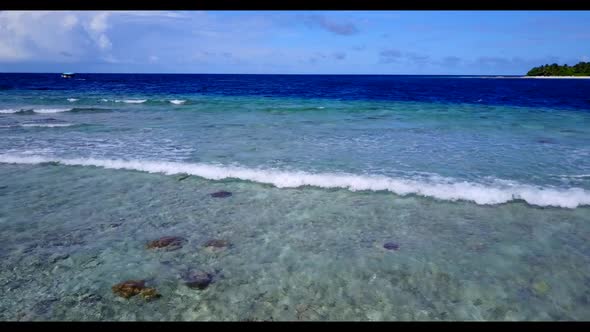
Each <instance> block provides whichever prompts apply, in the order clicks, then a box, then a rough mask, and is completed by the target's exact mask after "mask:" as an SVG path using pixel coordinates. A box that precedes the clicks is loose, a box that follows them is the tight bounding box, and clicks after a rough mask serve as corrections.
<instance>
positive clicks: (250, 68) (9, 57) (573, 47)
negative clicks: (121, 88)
mask: <svg viewBox="0 0 590 332" xmlns="http://www.w3.org/2000/svg"><path fill="white" fill-rule="evenodd" d="M588 31H590V11H576V12H572V11H570V12H555V11H550V12H549V11H548V12H543V11H531V12H522V11H513V12H511V11H506V12H498V11H494V12H485V11H482V12H472V11H459V12H449V11H440V12H431V11H401V12H389V11H376V12H363V11H332V12H330V11H321V12H319V11H311V12H305V11H261V12H255V11H223V12H217V11H207V12H204V11H108V12H107V11H52V12H45V11H26V12H21V11H2V12H0V71H2V72H61V71H74V72H110V73H117V72H136V73H142V72H151V73H157V72H166V73H253V74H275V73H276V74H278V73H285V74H298V73H300V74H433V75H436V74H459V75H461V74H474V75H485V74H492V75H494V74H505V75H510V74H515V75H519V74H524V73H526V71H528V70H529V69H530V68H531V67H534V66H538V65H542V64H545V63H554V62H555V63H559V64H563V63H567V64H570V65H573V64H575V63H577V62H579V61H590V33H589V32H588Z"/></svg>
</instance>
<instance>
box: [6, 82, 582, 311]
mask: <svg viewBox="0 0 590 332" xmlns="http://www.w3.org/2000/svg"><path fill="white" fill-rule="evenodd" d="M0 141H1V142H2V144H0V227H1V228H0V229H1V231H0V243H2V244H3V245H2V247H1V248H0V258H1V259H2V260H1V263H0V264H2V266H0V292H1V293H2V294H5V296H3V300H0V309H1V310H0V318H3V319H5V320H20V319H27V320H29V319H42V320H47V319H49V320H52V319H57V320H63V319H66V320H69V319H74V320H96V319H107V320H210V319H214V320H219V319H222V320H271V319H272V320H556V319H569V320H587V319H589V318H590V282H589V281H590V269H588V268H587V266H588V263H590V80H588V79H542V78H536V79H535V78H522V77H515V76H514V77H510V76H501V77H495V76H487V77H482V76H387V75H383V76H380V75H192V74H186V75H172V74H77V75H76V76H75V77H74V78H71V79H63V78H61V77H60V75H59V74H16V73H14V74H0ZM220 190H223V191H228V192H231V193H232V195H231V196H229V195H226V196H225V197H215V196H211V194H212V193H213V192H216V191H220ZM162 236H181V237H183V238H184V240H185V242H184V245H183V246H182V248H180V249H178V250H174V251H166V250H163V251H150V250H147V249H146V247H145V243H146V242H147V241H150V240H153V239H157V238H159V237H162ZM211 239H224V240H226V241H228V242H229V243H231V246H228V248H226V249H224V250H215V251H211V250H209V249H208V247H207V246H206V245H204V244H205V243H207V241H209V240H211ZM391 242H393V243H395V245H389V246H384V244H385V243H391ZM386 247H388V248H389V249H388V248H386ZM391 248H395V249H391ZM195 269H197V270H203V271H204V270H206V271H210V273H211V275H215V282H213V283H212V284H211V285H210V286H209V287H208V288H206V289H204V290H194V289H192V288H190V287H187V286H186V284H185V283H183V280H184V279H183V278H185V277H186V275H187V273H189V272H190V271H194V270H195ZM212 271H214V272H212ZM189 274H190V273H189ZM126 279H144V280H147V282H148V284H150V285H151V286H153V287H155V288H157V289H158V291H159V292H160V293H161V294H162V297H161V298H160V299H158V300H154V301H150V302H146V301H145V300H142V299H140V298H139V297H137V298H132V299H131V300H127V299H122V298H118V297H117V296H115V295H113V292H112V291H111V286H112V285H114V284H116V283H117V282H120V281H123V280H126ZM185 279H186V278H185ZM151 286H150V287H151Z"/></svg>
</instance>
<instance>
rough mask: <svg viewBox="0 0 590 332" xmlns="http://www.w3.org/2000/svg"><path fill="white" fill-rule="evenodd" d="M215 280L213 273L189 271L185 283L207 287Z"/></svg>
mask: <svg viewBox="0 0 590 332" xmlns="http://www.w3.org/2000/svg"><path fill="white" fill-rule="evenodd" d="M212 281H213V274H212V273H209V272H204V271H192V272H189V274H188V276H187V277H186V280H185V285H187V286H188V287H190V288H197V289H205V288H207V286H209V284H210V283H211V282H212Z"/></svg>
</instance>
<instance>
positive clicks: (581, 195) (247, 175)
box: [0, 155, 590, 208]
mask: <svg viewBox="0 0 590 332" xmlns="http://www.w3.org/2000/svg"><path fill="white" fill-rule="evenodd" d="M47 162H57V163H60V164H63V165H70V166H95V167H102V168H108V169H126V170H136V171H143V172H149V173H162V174H167V175H172V174H181V173H184V174H190V175H196V176H199V177H202V178H205V179H210V180H222V179H228V178H235V179H240V180H247V181H253V182H258V183H265V184H271V185H274V186H275V187H278V188H297V187H302V186H314V187H320V188H343V189H348V190H350V191H362V190H370V191H390V192H393V193H395V194H397V195H400V196H405V195H418V196H425V197H432V198H437V199H441V200H448V201H457V200H464V201H471V202H474V203H476V204H480V205H493V204H502V203H507V202H510V201H514V200H524V201H525V202H527V203H528V204H530V205H536V206H554V207H562V208H576V207H578V206H583V205H590V192H589V191H587V190H584V189H582V188H568V189H559V188H542V187H535V186H531V185H524V184H519V185H497V186H492V185H484V184H479V183H472V182H466V181H463V182H460V181H457V182H449V181H448V180H449V179H444V178H440V177H437V180H432V181H425V180H415V179H402V178H391V177H386V176H377V175H374V176H371V175H353V174H342V173H316V174H314V173H308V172H303V171H290V172H286V171H278V170H264V169H251V168H244V167H235V166H217V165H209V164H197V163H195V164H193V163H181V162H165V161H143V160H110V159H94V158H76V159H59V158H48V157H43V156H18V155H0V163H12V164H39V163H47Z"/></svg>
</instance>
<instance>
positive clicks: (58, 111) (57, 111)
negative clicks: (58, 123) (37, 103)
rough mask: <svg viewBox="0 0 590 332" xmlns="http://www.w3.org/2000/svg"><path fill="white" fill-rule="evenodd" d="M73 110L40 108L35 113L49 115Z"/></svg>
mask: <svg viewBox="0 0 590 332" xmlns="http://www.w3.org/2000/svg"><path fill="white" fill-rule="evenodd" d="M71 110H73V108H38V109H34V110H33V112H35V113H41V114H49V113H62V112H69V111H71Z"/></svg>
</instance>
